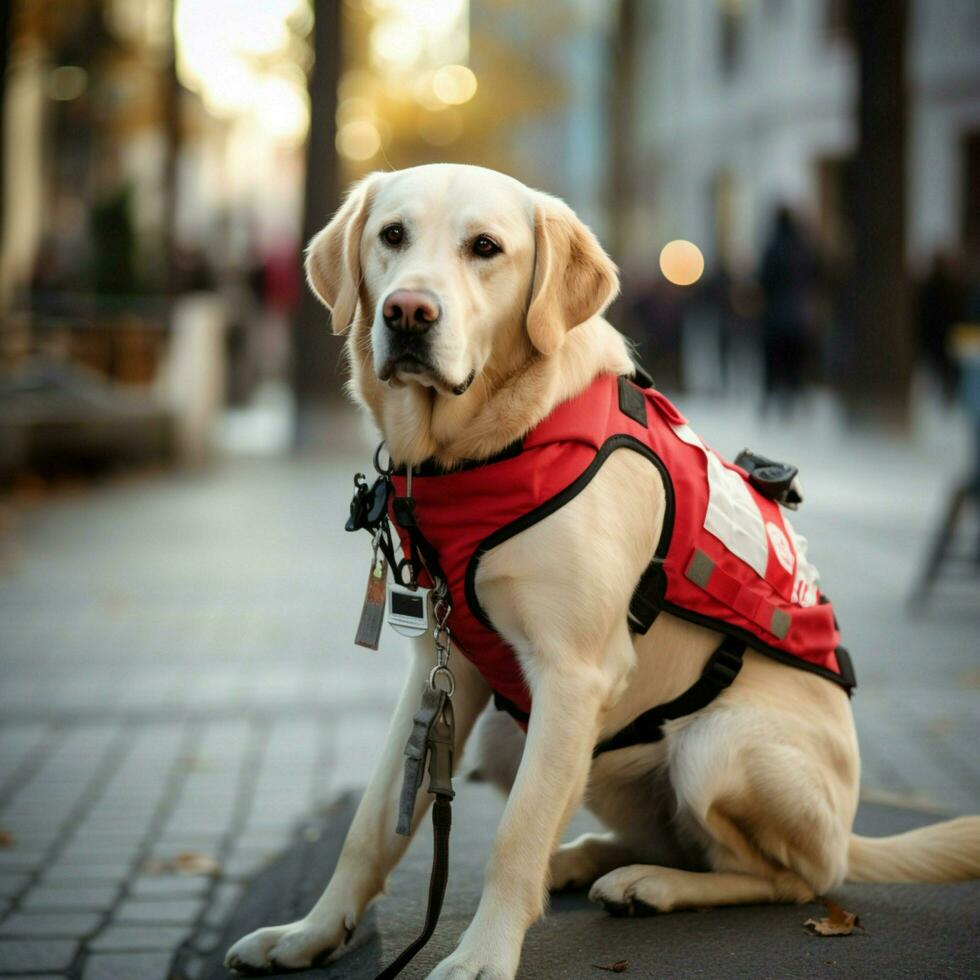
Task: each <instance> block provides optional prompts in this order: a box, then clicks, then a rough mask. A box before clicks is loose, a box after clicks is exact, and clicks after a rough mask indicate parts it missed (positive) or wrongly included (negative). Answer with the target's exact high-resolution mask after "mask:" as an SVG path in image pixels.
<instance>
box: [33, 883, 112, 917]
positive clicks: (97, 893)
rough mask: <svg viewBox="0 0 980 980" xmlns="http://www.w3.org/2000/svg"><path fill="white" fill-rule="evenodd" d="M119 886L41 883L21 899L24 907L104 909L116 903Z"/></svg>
mask: <svg viewBox="0 0 980 980" xmlns="http://www.w3.org/2000/svg"><path fill="white" fill-rule="evenodd" d="M118 897H119V886H118V885H115V884H112V885H79V884H76V883H72V884H69V883H67V882H62V883H61V885H60V886H59V885H39V886H37V887H35V888H32V889H31V890H30V891H29V892H28V893H27V894H26V895H25V896H24V898H22V899H21V902H20V905H21V908H24V909H36V910H48V909H50V910H63V911H86V910H93V911H96V910H97V911H102V910H105V909H108V908H110V907H111V906H112V905H114V904H115V901H116V899H117V898H118Z"/></svg>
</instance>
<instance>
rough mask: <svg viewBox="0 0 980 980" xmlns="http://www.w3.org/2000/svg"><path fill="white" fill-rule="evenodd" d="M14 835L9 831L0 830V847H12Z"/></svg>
mask: <svg viewBox="0 0 980 980" xmlns="http://www.w3.org/2000/svg"><path fill="white" fill-rule="evenodd" d="M13 846H14V835H13V834H12V833H11V832H10V831H9V830H3V829H0V847H13Z"/></svg>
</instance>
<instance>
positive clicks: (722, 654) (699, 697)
mask: <svg viewBox="0 0 980 980" xmlns="http://www.w3.org/2000/svg"><path fill="white" fill-rule="evenodd" d="M744 651H745V644H744V643H742V642H740V641H739V640H736V639H734V638H732V637H730V636H726V637H725V639H724V640H722V641H721V644H720V646H719V647H718V649H717V650H715V652H714V653H713V654H712V655H711V657H710V659H709V660H708V662H707V663H706V664H705V665H704V670H703V671H701V676H700V677H699V678H698V679H697V680H696V681H695V682H694V683H693V684H692V685H691V686H690V687H689V688H688V689H687V690H686V691H684V693H683V694H680V695H678V696H677V697H676V698H674V700H673V701H668V702H667V703H666V704H659V705H657V707H655V708H651V709H650V710H649V711H644V712H643V714H642V715H638V716H637V717H636V718H634V719H633V720H632V721H631V722H630V723H629V724H628V725H627V726H626V727H625V728H622V729H620V730H619V731H618V732H616V734H615V735H612V736H610V737H609V738H607V739H605V740H604V741H602V742H600V743H599V744H598V745H597V746H596V747H595V748H594V749H593V750H592V758H593V759H595V758H596V757H597V756H600V755H602V754H603V753H604V752H613V751H615V750H616V749H625V748H628V747H629V746H631V745H642V744H644V743H647V742H659V741H660V740H661V739H662V738H663V737H664V733H663V725H664V723H665V722H668V721H673V720H674V719H675V718H683V717H684V716H685V715H690V714H693V713H694V712H695V711H700V710H701V708H703V707H705V705H708V704H711V702H712V701H714V699H715V698H716V697H718V695H719V694H721V692H722V691H724V690H725V689H726V688H727V687H728V686H729V685H730V684H731V683H732V681H733V680H735V678H736V677H737V676H738V672H739V671H740V670H741V669H742V655H743V653H744Z"/></svg>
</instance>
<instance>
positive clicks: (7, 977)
mask: <svg viewBox="0 0 980 980" xmlns="http://www.w3.org/2000/svg"><path fill="white" fill-rule="evenodd" d="M66 978H67V974H65V973H5V974H3V980H66Z"/></svg>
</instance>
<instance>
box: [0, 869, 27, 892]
mask: <svg viewBox="0 0 980 980" xmlns="http://www.w3.org/2000/svg"><path fill="white" fill-rule="evenodd" d="M30 880H31V876H30V875H29V874H26V873H20V874H11V873H10V872H8V873H7V874H0V897H3V898H9V897H10V896H11V895H16V894H17V893H18V892H20V891H21V890H23V888H24V887H25V885H26V884H27V883H28V882H29V881H30Z"/></svg>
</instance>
